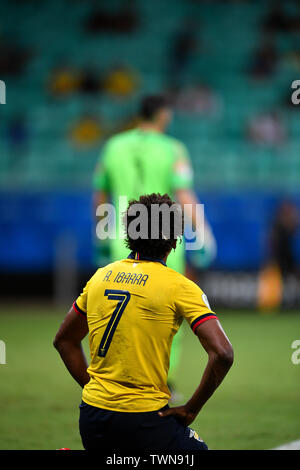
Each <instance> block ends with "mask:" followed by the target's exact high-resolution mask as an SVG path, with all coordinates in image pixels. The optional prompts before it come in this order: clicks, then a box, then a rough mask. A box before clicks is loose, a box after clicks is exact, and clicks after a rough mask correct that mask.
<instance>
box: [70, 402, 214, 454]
mask: <svg viewBox="0 0 300 470" xmlns="http://www.w3.org/2000/svg"><path fill="white" fill-rule="evenodd" d="M79 408H80V418H79V429H80V435H81V439H82V444H83V447H84V448H85V449H86V450H99V449H103V450H106V449H112V448H114V449H138V450H147V451H148V450H150V449H152V450H170V451H171V450H174V451H179V450H194V451H197V450H207V445H206V444H205V442H203V441H202V440H201V439H200V438H199V437H198V435H197V433H196V432H195V431H193V430H192V429H191V428H189V427H188V426H183V425H182V424H180V423H179V422H178V421H177V419H176V418H174V416H165V417H161V416H159V415H158V411H163V410H166V409H168V405H166V406H165V407H164V408H161V410H157V411H149V412H145V413H124V412H118V411H110V410H105V409H103V408H97V407H94V406H91V405H88V404H87V403H85V402H82V403H81V405H80V407H79Z"/></svg>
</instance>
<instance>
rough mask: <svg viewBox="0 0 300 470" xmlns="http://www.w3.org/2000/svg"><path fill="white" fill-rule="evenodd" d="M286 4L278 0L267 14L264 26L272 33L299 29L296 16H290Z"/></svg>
mask: <svg viewBox="0 0 300 470" xmlns="http://www.w3.org/2000/svg"><path fill="white" fill-rule="evenodd" d="M284 4H285V2H280V1H279V0H276V1H274V2H273V5H272V6H271V9H270V11H269V12H268V13H267V15H266V17H265V19H264V22H263V25H264V28H265V29H266V30H267V31H270V32H288V31H292V30H295V29H297V28H298V26H299V25H298V22H299V20H298V19H297V17H296V16H291V15H288V14H287V13H286V11H285V9H284Z"/></svg>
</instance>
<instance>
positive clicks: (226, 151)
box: [0, 0, 300, 307]
mask: <svg viewBox="0 0 300 470" xmlns="http://www.w3.org/2000/svg"><path fill="white" fill-rule="evenodd" d="M299 78H300V2H299V1H296V0H287V1H285V2H280V1H272V0H264V1H259V0H252V1H251V0H244V1H242V0H240V1H234V0H231V1H230V0H227V1H225V0H224V1H213V0H210V1H209V0H206V1H205V0H202V1H201V0H176V1H173V0H163V1H162V0H151V1H150V2H147V1H143V0H109V1H108V0H107V1H96V0H95V1H80V0H10V1H2V2H1V3H0V79H1V80H3V81H5V83H6V93H7V96H6V104H5V105H0V280H1V285H2V288H3V289H2V290H3V292H2V295H3V296H6V297H10V296H15V295H17V296H19V297H20V298H23V297H24V296H27V297H32V296H46V297H47V296H54V297H55V298H56V299H59V298H60V296H61V295H63V293H62V292H61V287H60V286H61V280H62V279H64V278H65V276H66V267H65V266H66V265H68V270H69V274H70V273H73V277H72V276H69V278H71V279H73V282H74V285H73V286H72V285H70V286H69V289H70V291H72V290H76V285H77V283H79V282H80V277H82V278H86V273H87V272H91V271H93V269H94V267H93V265H92V253H91V252H92V230H93V214H92V205H91V192H92V189H91V180H92V173H93V170H94V168H95V165H96V162H97V159H98V157H99V154H100V151H101V147H102V145H103V143H104V142H105V139H106V138H107V137H109V136H111V135H113V134H114V133H116V132H119V131H122V130H125V129H130V128H131V127H133V126H134V125H135V124H136V123H137V120H138V117H137V115H136V110H137V108H138V103H139V101H140V99H141V97H142V96H144V95H145V94H149V93H164V94H166V95H167V96H168V97H169V98H170V100H171V102H172V104H173V107H174V110H175V115H174V120H173V122H172V125H171V127H170V128H169V134H170V135H172V136H174V137H177V138H179V139H181V140H183V141H184V143H185V144H186V145H187V148H188V150H189V152H190V155H191V159H192V163H193V167H194V171H195V186H196V190H197V192H198V194H199V198H200V200H201V201H202V202H204V204H205V210H206V215H207V217H208V220H209V221H210V223H211V225H212V228H213V230H214V233H215V236H216V239H217V244H218V255H217V258H216V260H215V262H214V265H213V266H212V268H211V269H210V271H209V272H208V273H205V277H204V279H203V283H204V286H203V287H204V289H205V290H206V292H207V294H208V295H210V296H211V297H212V298H213V299H214V304H222V305H225V306H230V307H232V306H233V307H253V306H256V305H257V304H260V303H261V304H262V306H265V305H266V304H268V302H270V305H278V304H282V305H284V306H285V307H295V306H299V303H300V290H299V287H298V286H299V265H300V236H299V229H298V227H299V215H298V211H299V209H300V105H298V106H297V105H293V104H292V102H291V94H292V91H293V90H292V89H291V84H292V82H293V81H294V80H296V79H299ZM74 273H75V274H74ZM67 274H68V273H67ZM69 274H68V275H69ZM199 276H201V273H199ZM282 281H283V282H284V289H283V291H282V293H281V294H280V295H279V297H280V298H279V297H278V295H277V299H273V301H272V299H271V300H270V295H269V294H268V289H270V286H271V291H272V292H273V291H274V289H275V291H276V285H278V286H280V285H281V283H282ZM70 282H71V281H70ZM276 283H277V284H276ZM71 284H72V282H71ZM272 286H273V287H272ZM274 286H275V287H274ZM64 289H65V290H66V289H67V288H64ZM278 289H279V291H281V288H280V287H278ZM16 292H17V294H16ZM276 292H277V291H276ZM265 297H268V299H269V300H267V301H266V300H265ZM271 297H272V295H271ZM272 302H273V303H272Z"/></svg>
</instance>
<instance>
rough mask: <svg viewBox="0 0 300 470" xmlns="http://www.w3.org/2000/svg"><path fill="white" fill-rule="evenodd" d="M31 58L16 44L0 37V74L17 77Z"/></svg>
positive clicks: (27, 52) (26, 51)
mask: <svg viewBox="0 0 300 470" xmlns="http://www.w3.org/2000/svg"><path fill="white" fill-rule="evenodd" d="M30 57H31V53H30V52H29V51H28V50H26V49H24V48H23V47H21V46H19V45H18V44H15V43H12V42H8V40H7V39H6V38H4V37H3V36H2V37H0V74H1V75H11V76H15V75H19V74H21V73H22V72H23V70H24V67H25V65H26V64H27V62H28V60H29V59H30Z"/></svg>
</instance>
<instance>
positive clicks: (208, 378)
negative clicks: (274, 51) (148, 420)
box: [159, 319, 233, 426]
mask: <svg viewBox="0 0 300 470" xmlns="http://www.w3.org/2000/svg"><path fill="white" fill-rule="evenodd" d="M196 334H197V336H198V338H199V340H200V343H201V344H202V346H203V348H204V349H205V351H206V352H207V354H208V362H207V365H206V368H205V370H204V373H203V375H202V378H201V382H200V384H199V386H198V387H197V389H196V391H195V392H194V394H193V395H192V397H191V398H190V399H189V400H188V401H187V403H186V404H185V405H182V406H176V407H174V408H169V409H168V410H166V411H163V412H159V415H160V416H170V415H173V416H175V417H176V418H177V419H178V420H179V421H180V422H181V423H182V424H184V425H185V426H188V425H189V424H191V423H192V422H193V421H194V419H195V418H196V416H197V415H198V413H199V411H200V410H201V409H202V408H203V406H204V404H205V403H206V402H207V400H208V399H209V398H210V397H211V396H212V394H213V393H214V391H215V390H216V389H217V387H218V386H219V385H220V383H221V382H222V381H223V379H224V377H225V375H226V374H227V372H228V371H229V369H230V367H231V366H232V363H233V349H232V346H231V344H230V342H229V340H228V338H227V336H226V334H225V332H224V331H223V328H222V326H221V324H220V322H219V321H218V320H216V319H210V320H207V321H206V322H204V323H202V324H201V325H199V326H198V328H197V330H196Z"/></svg>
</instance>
